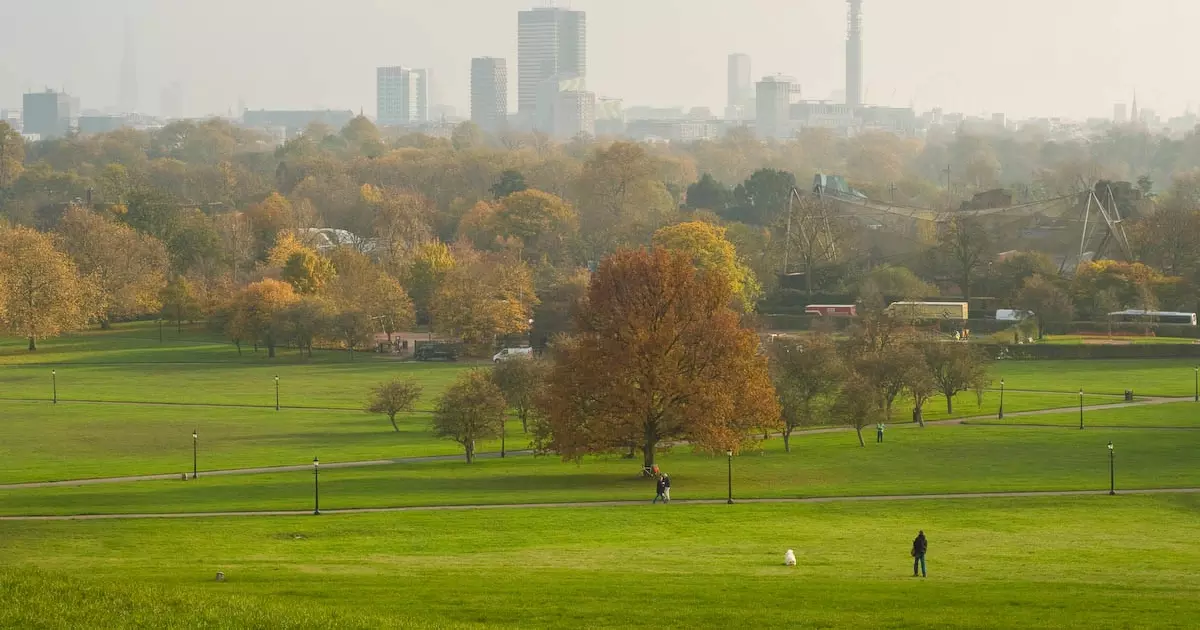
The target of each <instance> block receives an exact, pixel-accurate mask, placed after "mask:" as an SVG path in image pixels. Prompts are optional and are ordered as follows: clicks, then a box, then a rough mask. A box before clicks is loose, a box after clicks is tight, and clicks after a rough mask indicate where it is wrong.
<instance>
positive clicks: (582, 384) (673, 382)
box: [542, 249, 780, 466]
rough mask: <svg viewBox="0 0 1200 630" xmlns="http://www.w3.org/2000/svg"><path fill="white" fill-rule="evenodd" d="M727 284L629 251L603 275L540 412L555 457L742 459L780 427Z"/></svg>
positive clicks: (670, 257) (595, 281) (761, 363)
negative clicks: (619, 453) (689, 454)
mask: <svg viewBox="0 0 1200 630" xmlns="http://www.w3.org/2000/svg"><path fill="white" fill-rule="evenodd" d="M732 298H733V293H732V291H731V289H730V286H729V282H728V281H727V279H726V278H723V277H721V276H720V275H717V274H713V273H709V272H703V271H698V270H696V269H695V268H694V267H693V266H692V261H691V260H690V258H689V257H687V256H686V255H683V254H680V253H677V252H670V251H667V250H663V249H654V250H652V251H644V250H625V251H621V252H618V253H617V254H615V255H613V256H612V257H610V258H609V259H607V260H606V261H604V262H603V263H602V264H601V265H600V268H599V270H598V271H597V273H596V274H595V275H594V276H593V278H592V283H591V285H590V287H589V289H588V295H587V298H586V300H585V302H584V304H583V306H582V308H581V309H580V311H579V313H578V314H577V316H576V330H577V332H576V333H575V335H574V336H573V337H571V338H568V339H565V340H564V341H563V342H562V343H560V344H558V345H557V346H556V352H555V366H554V369H553V371H552V374H551V377H550V380H549V383H548V386H547V392H546V396H545V397H544V400H543V405H542V406H543V410H544V412H545V414H546V417H547V423H548V425H549V427H550V430H551V433H552V438H551V441H550V448H552V449H553V450H554V451H555V452H557V453H559V454H560V455H562V456H563V457H564V458H568V459H578V458H580V457H582V456H583V455H585V454H588V453H598V452H609V451H616V450H629V449H630V448H631V447H637V448H640V449H641V451H642V456H643V461H644V462H645V465H646V466H652V465H653V464H654V456H655V450H656V449H657V448H658V446H659V444H661V443H662V442H664V441H670V440H679V439H686V440H689V441H690V442H691V443H692V444H693V445H695V446H696V447H698V448H701V449H705V450H709V451H725V450H726V449H729V450H735V451H736V450H739V449H740V448H741V446H742V445H743V444H745V443H746V442H747V441H748V440H750V439H752V438H751V437H750V433H751V432H752V431H759V430H770V429H772V428H778V427H779V424H780V423H779V405H778V403H777V402H776V400H775V392H774V388H773V387H772V385H771V379H770V375H769V373H768V369H767V363H766V358H765V357H764V356H761V355H760V354H759V353H758V345H759V343H758V336H757V335H756V334H755V333H754V331H752V330H749V329H746V328H743V327H742V326H741V324H740V321H739V316H738V314H737V313H736V312H735V311H734V310H733V309H731V308H730V306H729V305H730V302H731V300H732Z"/></svg>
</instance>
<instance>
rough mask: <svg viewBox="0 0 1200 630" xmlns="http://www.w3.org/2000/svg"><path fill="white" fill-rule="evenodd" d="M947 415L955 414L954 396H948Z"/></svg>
mask: <svg viewBox="0 0 1200 630" xmlns="http://www.w3.org/2000/svg"><path fill="white" fill-rule="evenodd" d="M946 413H954V394H946Z"/></svg>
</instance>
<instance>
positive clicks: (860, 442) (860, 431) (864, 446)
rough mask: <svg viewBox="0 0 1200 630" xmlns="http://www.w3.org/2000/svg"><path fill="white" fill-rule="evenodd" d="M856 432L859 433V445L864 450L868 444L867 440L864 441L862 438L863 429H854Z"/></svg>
mask: <svg viewBox="0 0 1200 630" xmlns="http://www.w3.org/2000/svg"><path fill="white" fill-rule="evenodd" d="M854 431H855V432H856V433H858V445H859V446H861V447H863V448H866V446H867V443H866V441H865V440H863V437H862V427H854Z"/></svg>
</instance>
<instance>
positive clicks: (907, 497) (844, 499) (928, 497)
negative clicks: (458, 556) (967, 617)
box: [0, 488, 1200, 522]
mask: <svg viewBox="0 0 1200 630" xmlns="http://www.w3.org/2000/svg"><path fill="white" fill-rule="evenodd" d="M1106 494H1108V491H1107V490H1057V491H1032V492H978V493H956V494H898V495H875V496H833V497H797V498H777V499H737V500H736V501H735V502H734V504H735V505H744V504H805V503H856V502H866V501H946V500H960V499H1003V498H1039V497H1077V496H1099V495H1106ZM1119 494H1120V495H1163V494H1200V488H1144V489H1140V490H1122V491H1121V492H1120V493H1119ZM672 503H681V504H683V505H720V504H723V503H727V500H726V499H690V500H689V499H676V500H674V501H672ZM639 505H640V506H646V505H649V502H648V501H644V500H643V501H587V502H573V503H497V504H480V505H423V506H411V507H391V508H350V509H344V510H324V511H322V512H321V515H346V514H389V513H396V512H439V511H467V510H513V509H544V508H600V507H605V508H607V507H634V506H639ZM651 509H658V508H657V507H656V508H651ZM313 515H314V514H313V512H312V511H310V510H266V511H259V512H180V513H175V514H168V513H159V514H76V515H62V516H0V522H3V521H97V520H126V519H128V520H138V519H156V518H224V517H229V516H260V517H261V516H313Z"/></svg>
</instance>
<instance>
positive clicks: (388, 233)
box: [360, 184, 436, 273]
mask: <svg viewBox="0 0 1200 630" xmlns="http://www.w3.org/2000/svg"><path fill="white" fill-rule="evenodd" d="M360 194H361V196H362V202H363V203H364V204H365V205H366V206H367V211H368V213H369V214H370V215H371V216H372V220H371V233H372V234H373V235H374V237H375V242H376V243H377V245H376V249H375V252H376V253H377V254H378V256H379V258H380V259H381V260H382V261H383V265H384V266H385V267H386V268H387V269H388V270H389V271H391V272H393V273H395V272H397V271H399V270H400V266H401V264H402V263H403V262H404V261H405V260H407V259H408V258H409V257H410V256H411V255H412V253H413V251H415V250H416V248H417V247H419V246H420V244H421V243H424V242H426V241H428V240H429V239H430V238H432V236H433V227H432V226H433V217H434V213H435V210H436V208H434V206H433V203H432V202H431V201H430V200H429V199H427V198H426V197H425V196H424V195H421V194H419V193H416V192H414V191H411V190H402V189H395V188H388V187H382V188H380V187H375V186H371V185H370V184H364V185H363V187H362V189H361V193H360Z"/></svg>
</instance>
